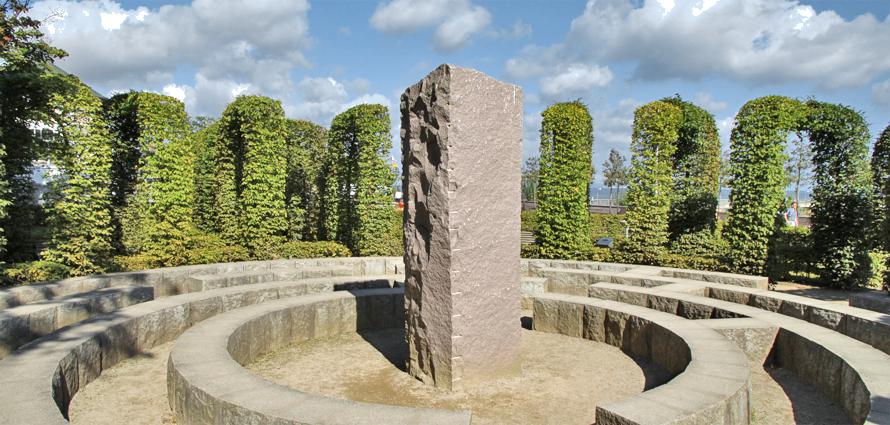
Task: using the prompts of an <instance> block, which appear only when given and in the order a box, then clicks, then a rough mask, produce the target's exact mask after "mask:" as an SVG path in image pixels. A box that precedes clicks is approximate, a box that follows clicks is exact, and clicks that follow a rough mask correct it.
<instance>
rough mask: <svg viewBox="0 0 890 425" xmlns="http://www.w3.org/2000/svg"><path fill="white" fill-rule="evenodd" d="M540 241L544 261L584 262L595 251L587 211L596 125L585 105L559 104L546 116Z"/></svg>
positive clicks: (542, 152)
mask: <svg viewBox="0 0 890 425" xmlns="http://www.w3.org/2000/svg"><path fill="white" fill-rule="evenodd" d="M541 115H542V116H543V121H542V123H541V156H540V172H539V183H538V215H537V216H538V233H537V240H538V244H539V245H540V247H541V251H540V252H541V256H542V257H543V258H581V257H582V255H583V254H584V253H585V252H587V251H589V250H590V248H591V246H592V242H591V239H590V212H589V211H588V207H587V203H588V200H587V196H588V193H587V192H588V185H589V184H590V173H591V165H590V164H591V155H592V149H593V120H592V119H591V118H590V112H588V110H587V106H585V105H584V104H583V103H581V102H577V101H576V102H566V103H557V104H554V105H552V106H550V107H549V108H547V109H546V110H545V111H544V112H542V113H541Z"/></svg>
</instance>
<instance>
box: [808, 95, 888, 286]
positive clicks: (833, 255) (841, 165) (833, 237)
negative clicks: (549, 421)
mask: <svg viewBox="0 0 890 425" xmlns="http://www.w3.org/2000/svg"><path fill="white" fill-rule="evenodd" d="M807 111H808V116H807V120H806V130H807V131H808V132H809V137H810V143H811V144H812V149H813V163H814V164H815V167H816V173H815V174H816V186H815V189H814V192H813V205H812V208H811V209H812V213H813V243H814V247H815V251H816V257H817V261H818V263H819V264H821V267H820V275H821V277H822V279H823V280H824V281H825V282H827V283H829V284H831V285H833V286H838V287H842V288H852V287H855V286H862V285H865V284H867V283H868V279H869V277H870V276H871V261H870V259H869V256H868V251H869V250H870V246H869V242H870V241H869V231H870V230H871V228H870V226H871V225H872V202H871V201H872V196H873V192H872V184H871V183H872V182H871V178H870V177H871V176H870V172H869V164H868V142H869V139H870V138H871V136H870V134H869V131H868V125H867V124H866V122H865V118H863V117H862V114H860V113H859V112H856V111H854V110H853V109H851V108H849V107H846V106H842V105H834V104H830V103H824V102H816V101H810V102H807Z"/></svg>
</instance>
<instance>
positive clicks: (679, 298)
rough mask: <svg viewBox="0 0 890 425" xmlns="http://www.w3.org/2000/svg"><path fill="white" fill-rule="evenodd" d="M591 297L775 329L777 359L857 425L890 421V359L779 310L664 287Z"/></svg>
mask: <svg viewBox="0 0 890 425" xmlns="http://www.w3.org/2000/svg"><path fill="white" fill-rule="evenodd" d="M621 294H624V295H621ZM629 294H632V295H629ZM591 295H592V296H596V297H602V298H603V299H606V300H617V299H618V298H619V297H625V299H627V298H629V297H633V298H635V299H643V300H645V303H646V304H644V305H649V306H654V305H656V304H658V305H664V304H663V303H664V300H674V301H675V303H674V304H676V305H680V303H681V302H686V303H694V304H701V305H709V306H712V307H713V308H719V309H721V310H726V311H730V312H733V313H735V314H738V315H739V316H742V317H750V318H752V319H756V320H758V321H760V322H765V323H769V324H771V325H774V326H776V327H778V328H779V330H778V335H777V336H776V340H775V341H776V342H775V345H774V358H773V360H775V361H776V362H777V363H778V364H779V365H781V366H782V367H785V368H787V369H789V370H791V371H792V372H794V373H795V374H796V375H797V376H798V377H799V378H800V379H801V380H803V381H804V382H807V383H809V384H811V385H814V386H816V387H817V388H819V389H821V390H822V392H824V393H825V394H827V395H828V396H830V397H831V398H832V399H834V400H835V401H836V402H837V403H838V404H839V405H840V406H841V407H842V408H843V409H844V411H845V412H846V413H847V415H848V416H849V417H850V418H851V420H852V421H853V422H855V423H869V424H888V423H890V356H888V355H887V354H886V353H884V352H882V351H880V350H878V349H876V348H875V347H872V346H871V345H868V344H866V343H864V342H861V341H858V340H856V339H854V338H851V337H849V336H846V335H844V334H842V333H840V332H835V331H832V330H830V329H826V328H825V327H823V326H819V325H816V324H813V323H810V322H808V321H806V320H803V319H798V318H794V317H791V316H790V315H787V314H781V313H779V312H778V310H775V311H771V310H768V309H764V308H759V307H755V306H751V305H744V304H739V303H735V302H730V301H724V300H720V299H715V298H708V297H702V296H696V295H690V294H684V293H678V292H671V291H667V290H664V289H661V288H640V287H632V286H622V285H615V284H609V283H598V284H596V285H593V286H591ZM653 308H654V307H653ZM666 311H670V310H669V309H667V310H666Z"/></svg>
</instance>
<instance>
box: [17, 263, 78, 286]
mask: <svg viewBox="0 0 890 425" xmlns="http://www.w3.org/2000/svg"><path fill="white" fill-rule="evenodd" d="M70 274H71V269H69V268H68V266H66V265H64V264H59V263H54V262H52V261H32V262H28V263H17V264H13V265H11V266H9V267H7V268H5V269H3V271H2V274H0V285H25V284H28V283H32V282H45V281H48V280H58V279H64V278H66V277H68V276H70Z"/></svg>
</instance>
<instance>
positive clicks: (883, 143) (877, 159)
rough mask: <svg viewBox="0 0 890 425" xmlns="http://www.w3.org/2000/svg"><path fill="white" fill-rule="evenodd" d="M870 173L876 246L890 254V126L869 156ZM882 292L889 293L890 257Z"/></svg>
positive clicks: (889, 257) (882, 133)
mask: <svg viewBox="0 0 890 425" xmlns="http://www.w3.org/2000/svg"><path fill="white" fill-rule="evenodd" d="M871 172H872V179H873V184H874V188H875V195H876V196H875V201H876V202H875V205H876V208H875V210H876V212H877V214H876V215H877V218H878V219H877V220H876V223H875V224H876V226H875V227H876V228H877V233H878V238H877V239H878V241H877V244H878V245H879V246H883V248H884V251H887V252H890V126H887V128H885V129H884V131H883V132H881V136H880V137H878V140H877V141H876V142H875V147H874V150H873V151H872V154H871ZM884 290H885V291H888V292H890V256H888V257H887V266H886V268H885V270H884Z"/></svg>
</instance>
